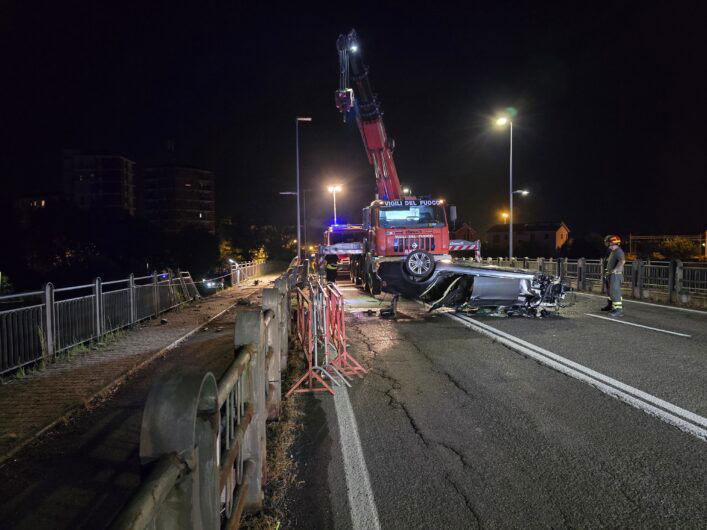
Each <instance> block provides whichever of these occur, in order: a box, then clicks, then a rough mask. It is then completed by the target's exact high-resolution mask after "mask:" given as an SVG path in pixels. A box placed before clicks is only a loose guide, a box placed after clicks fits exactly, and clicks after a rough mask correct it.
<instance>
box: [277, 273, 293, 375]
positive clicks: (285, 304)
mask: <svg viewBox="0 0 707 530" xmlns="http://www.w3.org/2000/svg"><path fill="white" fill-rule="evenodd" d="M275 286H276V287H277V289H278V292H279V293H280V348H281V349H280V370H281V371H283V372H284V371H285V370H287V355H288V350H289V344H288V341H289V337H290V324H291V319H290V314H291V313H290V294H289V292H288V286H287V278H286V277H280V278H279V279H278V280H277V281H276V282H275Z"/></svg>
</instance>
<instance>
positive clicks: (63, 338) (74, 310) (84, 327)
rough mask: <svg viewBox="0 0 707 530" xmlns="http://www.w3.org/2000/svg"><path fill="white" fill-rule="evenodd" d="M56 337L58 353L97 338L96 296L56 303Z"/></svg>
mask: <svg viewBox="0 0 707 530" xmlns="http://www.w3.org/2000/svg"><path fill="white" fill-rule="evenodd" d="M54 336H55V341H56V351H58V352H59V351H62V350H66V349H68V348H71V347H73V346H76V345H77V344H81V343H82V342H86V341H89V340H91V339H94V338H96V337H97V330H96V302H95V296H94V295H88V296H80V297H78V298H70V299H68V300H60V301H58V302H54Z"/></svg>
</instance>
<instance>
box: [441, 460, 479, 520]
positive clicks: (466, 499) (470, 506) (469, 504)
mask: <svg viewBox="0 0 707 530" xmlns="http://www.w3.org/2000/svg"><path fill="white" fill-rule="evenodd" d="M444 479H445V480H446V481H447V482H448V483H449V485H450V486H452V488H454V491H456V492H457V495H459V496H460V497H461V498H462V500H463V501H464V505H465V506H466V509H467V511H468V512H469V513H470V514H471V516H472V517H473V518H474V522H475V523H476V526H477V528H483V525H482V524H481V519H480V518H479V516H478V514H477V513H476V511H475V510H474V505H473V504H472V502H471V500H470V499H469V497H467V495H466V493H464V491H463V490H462V489H461V488H460V487H459V485H458V484H457V483H456V482H454V481H453V480H452V478H451V477H450V476H449V474H448V473H445V474H444Z"/></svg>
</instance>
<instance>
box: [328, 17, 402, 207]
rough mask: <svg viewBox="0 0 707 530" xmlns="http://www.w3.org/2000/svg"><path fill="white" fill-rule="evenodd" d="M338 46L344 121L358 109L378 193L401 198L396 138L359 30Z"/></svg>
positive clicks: (339, 101)
mask: <svg viewBox="0 0 707 530" xmlns="http://www.w3.org/2000/svg"><path fill="white" fill-rule="evenodd" d="M336 47H337V49H338V51H339V74H340V78H339V90H338V91H337V92H336V107H337V108H338V109H339V111H340V112H341V113H342V114H343V115H344V121H346V116H347V115H348V113H349V111H350V110H351V109H354V111H355V113H356V122H357V123H358V129H359V131H360V132H361V138H362V139H363V145H364V147H365V149H366V154H367V155H368V162H369V163H370V164H371V165H372V166H373V170H374V172H375V176H376V186H377V188H378V197H379V198H380V199H382V200H394V199H400V198H402V189H401V187H400V180H399V179H398V171H397V169H396V168H395V162H394V161H393V149H394V148H395V142H394V141H393V139H392V138H390V137H388V134H387V133H386V130H385V125H384V124H383V111H382V110H381V107H380V103H379V102H378V98H377V97H376V95H375V94H374V93H373V89H372V88H371V80H370V78H369V77H368V67H367V66H366V65H365V64H364V63H363V58H362V56H361V49H360V46H359V43H358V35H357V33H356V30H354V29H352V30H351V31H350V32H349V33H348V34H347V35H340V36H339V39H338V40H337V42H336ZM349 78H350V79H351V81H353V88H352V87H350V86H349Z"/></svg>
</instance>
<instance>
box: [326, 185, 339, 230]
mask: <svg viewBox="0 0 707 530" xmlns="http://www.w3.org/2000/svg"><path fill="white" fill-rule="evenodd" d="M328 189H329V193H331V194H332V195H333V196H334V224H336V192H337V191H341V186H339V185H338V184H337V185H336V186H329V188H328Z"/></svg>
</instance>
